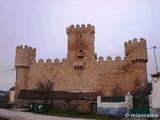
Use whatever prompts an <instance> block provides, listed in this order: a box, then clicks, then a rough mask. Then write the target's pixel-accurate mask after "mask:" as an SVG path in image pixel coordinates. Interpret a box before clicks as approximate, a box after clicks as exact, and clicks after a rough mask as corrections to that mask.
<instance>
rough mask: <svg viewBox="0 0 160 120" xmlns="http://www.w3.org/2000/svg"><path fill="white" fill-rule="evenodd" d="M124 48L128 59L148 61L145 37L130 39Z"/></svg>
mask: <svg viewBox="0 0 160 120" xmlns="http://www.w3.org/2000/svg"><path fill="white" fill-rule="evenodd" d="M124 48H125V57H126V59H127V60H131V61H132V62H144V63H147V61H148V56H147V45H146V40H145V39H144V38H140V41H137V39H136V38H134V39H133V40H132V41H131V40H129V41H128V42H125V43H124Z"/></svg>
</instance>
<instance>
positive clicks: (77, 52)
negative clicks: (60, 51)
mask: <svg viewBox="0 0 160 120" xmlns="http://www.w3.org/2000/svg"><path fill="white" fill-rule="evenodd" d="M66 32H67V35H68V54H67V58H68V59H69V60H71V59H72V60H83V59H84V58H85V59H95V51H94V41H95V38H94V33H95V27H94V26H92V25H90V24H88V25H87V26H85V25H84V24H82V25H81V26H80V25H76V26H74V25H71V26H69V27H68V28H66Z"/></svg>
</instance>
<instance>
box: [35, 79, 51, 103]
mask: <svg viewBox="0 0 160 120" xmlns="http://www.w3.org/2000/svg"><path fill="white" fill-rule="evenodd" d="M53 87H54V82H53V80H49V79H47V78H46V80H45V81H44V82H43V81H42V80H41V81H38V83H37V88H38V90H39V91H42V92H43V93H44V101H45V102H47V103H48V104H50V105H51V106H52V105H53V96H52V94H53Z"/></svg>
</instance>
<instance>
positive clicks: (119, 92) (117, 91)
mask: <svg viewBox="0 0 160 120" xmlns="http://www.w3.org/2000/svg"><path fill="white" fill-rule="evenodd" d="M111 93H112V95H113V96H122V95H124V91H123V90H122V88H121V87H120V86H119V85H118V84H117V85H116V86H114V87H113V89H112V91H111Z"/></svg>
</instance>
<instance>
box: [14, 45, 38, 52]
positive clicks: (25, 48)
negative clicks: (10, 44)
mask: <svg viewBox="0 0 160 120" xmlns="http://www.w3.org/2000/svg"><path fill="white" fill-rule="evenodd" d="M16 49H18V50H33V51H36V48H32V47H29V46H27V45H25V46H23V45H20V46H17V47H16Z"/></svg>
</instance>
